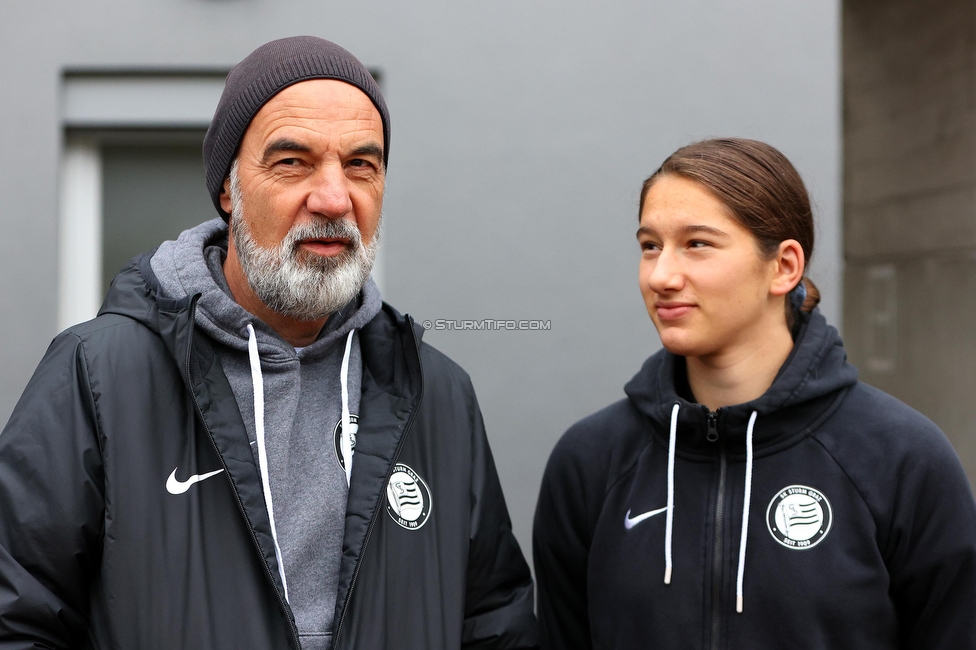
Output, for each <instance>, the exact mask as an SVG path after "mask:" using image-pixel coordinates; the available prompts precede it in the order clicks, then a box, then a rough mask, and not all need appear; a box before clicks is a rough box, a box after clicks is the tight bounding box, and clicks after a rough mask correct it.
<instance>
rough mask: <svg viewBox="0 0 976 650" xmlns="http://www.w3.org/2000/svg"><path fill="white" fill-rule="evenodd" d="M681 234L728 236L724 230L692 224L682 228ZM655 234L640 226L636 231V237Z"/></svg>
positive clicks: (648, 228) (647, 227)
mask: <svg viewBox="0 0 976 650" xmlns="http://www.w3.org/2000/svg"><path fill="white" fill-rule="evenodd" d="M681 232H682V234H684V235H693V234H695V233H706V234H709V235H717V236H724V237H728V236H729V234H728V233H727V232H725V231H724V230H719V229H718V228H716V227H714V226H706V225H705V224H692V225H690V226H684V227H683V228H682V229H681ZM656 234H657V231H656V230H654V229H653V228H651V227H650V226H641V227H640V228H638V229H637V236H638V237H640V236H641V235H656Z"/></svg>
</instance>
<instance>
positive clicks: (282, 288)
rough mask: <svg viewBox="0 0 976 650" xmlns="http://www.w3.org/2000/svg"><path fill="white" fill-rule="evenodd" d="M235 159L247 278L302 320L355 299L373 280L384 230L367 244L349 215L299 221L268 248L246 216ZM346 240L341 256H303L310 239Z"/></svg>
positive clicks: (237, 242) (237, 232)
mask: <svg viewBox="0 0 976 650" xmlns="http://www.w3.org/2000/svg"><path fill="white" fill-rule="evenodd" d="M237 167H238V163H237V161H236V160H235V161H234V164H233V165H232V166H231V169H230V201H231V217H230V224H231V233H232V236H233V238H234V246H235V248H236V249H237V258H238V259H239V260H240V262H241V268H242V270H243V271H244V277H246V278H247V282H248V284H249V285H251V289H252V290H253V291H254V293H255V294H257V297H258V298H260V299H261V302H263V303H264V304H265V305H267V306H268V308H269V309H271V310H272V311H274V312H276V313H278V314H282V315H284V316H289V317H291V318H294V319H296V320H300V321H315V320H320V319H322V318H326V317H328V316H330V315H332V314H334V313H335V312H337V311H339V310H340V309H341V308H342V307H344V306H345V305H346V304H348V303H349V302H350V301H352V300H353V299H354V298H355V297H356V296H358V295H359V292H360V291H361V290H362V288H363V285H364V284H366V280H368V279H369V274H370V271H371V270H372V269H373V261H374V260H375V259H376V249H377V247H378V246H379V240H380V229H379V224H377V228H376V234H375V235H374V237H373V239H372V241H370V243H369V244H363V241H362V236H361V235H360V233H359V229H358V228H357V227H356V226H354V225H353V224H351V223H349V221H347V220H345V219H323V220H316V221H314V222H311V223H308V224H301V225H296V226H293V227H292V228H291V230H289V231H288V234H287V235H285V238H284V239H283V240H282V241H281V243H280V244H279V245H278V246H276V247H273V248H262V247H261V246H259V245H258V244H257V242H255V241H254V238H253V237H252V236H251V231H250V228H249V227H248V223H247V219H246V218H245V217H244V213H245V208H244V198H243V196H242V192H241V184H240V178H239V176H238V173H237ZM340 237H341V238H343V239H347V240H348V241H349V247H348V249H347V250H345V251H343V252H342V253H341V254H339V255H337V256H336V257H319V256H315V255H300V254H299V251H298V248H297V246H298V243H299V242H300V241H302V240H305V239H330V238H340Z"/></svg>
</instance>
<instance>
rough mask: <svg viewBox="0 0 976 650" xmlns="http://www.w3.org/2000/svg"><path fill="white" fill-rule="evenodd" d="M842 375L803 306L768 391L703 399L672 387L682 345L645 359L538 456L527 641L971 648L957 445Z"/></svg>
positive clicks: (970, 564) (971, 520)
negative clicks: (736, 399) (713, 408)
mask: <svg viewBox="0 0 976 650" xmlns="http://www.w3.org/2000/svg"><path fill="white" fill-rule="evenodd" d="M856 376H857V375H856V371H855V369H854V368H853V367H852V366H850V365H849V364H848V363H847V362H846V353H845V352H844V348H843V347H842V344H841V341H840V339H839V337H838V336H837V332H836V330H835V329H834V328H832V327H829V326H828V325H827V323H826V321H825V320H824V318H823V316H821V315H820V313H819V312H818V311H815V312H814V313H813V314H812V315H810V316H809V317H805V318H804V319H803V321H802V322H801V326H800V329H799V331H798V333H797V337H796V343H795V346H794V349H793V352H792V353H791V355H790V357H789V359H788V360H787V361H786V363H785V364H784V366H783V368H782V369H781V370H780V373H779V375H778V376H777V378H776V379H775V381H774V382H773V385H772V386H771V387H770V388H769V390H768V391H767V392H766V393H765V394H764V395H762V396H761V397H760V398H758V399H756V400H754V401H752V402H749V403H746V404H741V405H737V406H732V407H727V408H722V409H719V411H718V412H716V413H711V414H710V413H709V411H708V409H707V408H705V407H703V406H701V405H699V404H696V403H693V402H691V401H689V399H686V398H685V397H683V396H682V395H685V396H690V390H688V388H687V380H686V378H685V375H684V359H683V358H682V357H676V356H675V355H673V354H670V353H668V352H666V351H661V352H659V353H657V354H655V355H654V356H652V357H651V358H650V359H648V361H647V362H646V363H645V365H644V367H643V369H642V370H641V371H640V373H638V375H637V376H636V377H634V379H633V380H632V381H631V382H630V383H629V384H627V386H626V389H625V390H626V393H627V396H628V397H627V399H624V400H622V401H620V402H617V403H616V404H612V405H611V406H609V407H607V408H606V409H604V410H602V411H600V412H598V413H596V414H594V415H592V416H590V417H589V418H586V419H584V420H583V421H581V422H579V423H578V424H576V425H574V426H573V427H572V428H571V429H570V430H569V431H568V432H567V433H566V434H565V436H564V437H563V438H562V440H561V441H560V442H559V444H558V445H557V447H556V449H555V451H554V452H553V454H552V457H551V458H550V461H549V465H548V467H547V469H546V473H545V477H544V479H543V485H542V493H541V496H540V499H539V505H538V510H537V512H536V520H535V537H534V551H535V569H536V578H537V580H538V586H539V620H540V625H541V628H542V639H543V644H542V645H543V648H559V649H573V648H600V649H607V648H615V649H626V648H635V649H636V648H641V649H644V648H656V649H657V648H659V649H661V650H672V649H677V648H682V649H688V648H741V649H749V650H752V649H759V648H762V649H766V648H769V649H773V648H796V649H801V648H803V649H807V648H809V649H814V648H817V649H823V650H827V649H830V650H845V649H846V650H892V649H894V648H913V649H918V650H921V649H922V648H925V649H938V650H961V649H963V648H967V649H969V648H976V504H974V501H973V496H972V493H971V491H970V488H969V484H968V482H967V479H966V477H965V475H964V473H963V470H962V467H961V466H960V463H959V460H958V458H957V457H956V455H955V452H954V451H953V449H952V447H951V446H950V445H949V442H948V440H947V439H946V438H945V436H944V435H943V434H942V432H941V431H939V430H938V428H936V426H935V425H934V424H932V423H931V422H930V421H928V420H927V419H925V418H924V417H923V416H922V415H920V414H919V413H917V412H915V411H913V410H912V409H911V408H909V407H907V406H905V405H904V404H902V403H901V402H899V401H897V400H895V399H894V398H892V397H890V396H888V395H886V394H884V393H882V392H881V391H878V390H876V389H874V388H871V387H869V386H867V385H865V384H861V383H858V382H857V380H856ZM675 405H677V406H678V411H677V416H676V421H675V424H676V427H677V428H676V439H677V449H676V456H675V461H674V473H673V481H674V506H673V510H672V514H673V542H672V549H671V552H672V558H673V574H672V576H671V583H670V584H665V583H664V577H665V562H666V560H665V540H666V534H667V515H668V512H667V498H668V454H669V437H670V426H671V423H672V415H673V413H674V407H675ZM753 413H756V416H755V417H756V420H755V424H754V436H753V440H754V461H753V462H754V465H753V477H752V486H751V491H750V492H751V495H750V496H751V505H750V507H749V509H748V518H747V524H748V526H747V531H748V532H747V535H746V540H745V541H746V551H745V561H744V565H743V570H742V576H743V578H742V583H743V595H744V598H743V603H742V604H743V607H742V612H741V613H737V612H736V604H737V603H736V601H737V599H736V584H737V578H738V571H739V557H740V549H741V546H740V541H741V538H740V535H741V531H742V528H743V525H742V522H743V512H744V510H745V508H744V502H745V485H744V483H745V474H746V473H745V465H746V462H745V456H746V455H745V446H746V443H745V438H746V431H747V428H748V426H749V424H748V423H749V419H750V418H751V417H752V415H753Z"/></svg>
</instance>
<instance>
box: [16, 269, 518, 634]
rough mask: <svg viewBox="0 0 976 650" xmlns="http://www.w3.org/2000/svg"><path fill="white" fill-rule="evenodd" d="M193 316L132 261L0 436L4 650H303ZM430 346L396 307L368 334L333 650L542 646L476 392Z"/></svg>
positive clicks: (189, 306)
mask: <svg viewBox="0 0 976 650" xmlns="http://www.w3.org/2000/svg"><path fill="white" fill-rule="evenodd" d="M195 300H196V298H195V297H189V298H186V299H181V300H172V299H166V298H162V297H160V293H159V286H158V283H157V282H156V279H155V276H154V275H153V273H152V270H151V268H150V265H149V257H148V256H144V257H142V258H141V259H137V260H136V261H135V262H134V263H133V264H132V265H131V266H130V267H128V268H127V269H125V270H123V272H122V273H120V275H119V276H118V277H116V279H115V281H114V282H113V286H112V289H111V291H110V293H109V296H108V298H107V299H106V302H105V304H104V305H103V307H102V310H101V312H100V315H99V316H98V317H97V318H96V319H94V320H92V321H89V322H88V323H83V324H81V325H77V326H75V327H72V328H70V329H69V330H67V331H66V332H64V333H62V334H61V335H59V336H58V337H57V338H56V339H55V340H54V342H53V343H52V344H51V347H50V348H49V349H48V352H47V354H46V355H45V356H44V359H43V360H42V361H41V363H40V365H39V366H38V368H37V371H36V372H35V373H34V376H33V378H32V379H31V381H30V383H29V384H28V386H27V388H26V390H25V392H24V395H23V397H22V398H21V400H20V402H19V403H18V405H17V406H16V408H15V409H14V412H13V414H12V415H11V418H10V421H9V422H8V424H7V426H6V427H5V429H4V431H3V434H2V435H0V648H3V649H5V650H6V649H13V648H81V647H84V648H105V649H107V648H120V649H121V648H125V649H129V648H139V649H140V650H152V649H159V650H164V649H165V650H172V649H173V648H201V649H203V648H206V649H208V650H239V649H241V648H260V649H261V650H267V649H269V648H276V649H277V648H291V649H292V650H298V649H299V642H298V636H297V630H296V627H295V621H294V616H293V614H292V612H291V609H290V608H289V606H288V604H287V602H286V601H285V598H284V592H283V589H282V584H281V578H280V576H279V571H278V566H277V563H276V560H275V550H274V542H273V540H272V534H271V526H270V520H269V517H268V513H267V510H266V508H265V504H264V498H263V492H262V486H261V479H260V477H259V474H258V468H257V467H256V465H255V462H254V456H253V453H252V452H251V449H250V445H249V443H248V437H247V433H246V431H245V428H244V423H243V421H242V419H241V415H240V411H239V409H238V407H237V403H236V401H235V399H234V394H233V392H232V391H231V387H230V385H229V383H228V381H227V378H226V376H225V375H224V373H223V371H222V370H221V367H220V362H219V358H218V357H217V355H216V354H215V352H214V343H213V341H212V340H210V339H209V338H208V337H207V336H205V335H204V334H202V333H201V332H199V331H196V330H195V327H194V315H193V312H194V308H195ZM421 331H422V330H420V329H419V328H418V327H416V326H415V325H414V323H413V321H412V320H411V319H410V318H409V317H404V316H401V315H400V314H398V313H397V312H396V311H395V310H393V309H392V308H391V307H389V306H386V305H384V308H383V310H382V311H381V312H380V314H379V315H378V316H376V317H375V318H374V319H373V320H371V321H370V322H369V323H368V324H367V325H366V326H365V327H363V328H362V329H361V330H360V345H361V349H362V359H363V382H362V400H361V402H360V412H359V431H358V434H357V441H356V449H355V457H354V458H355V463H354V465H353V471H352V480H351V483H350V486H349V494H348V502H347V508H346V518H345V533H344V537H343V544H342V559H341V564H340V568H339V584H338V597H337V600H336V613H335V619H334V623H333V633H334V646H333V647H334V648H342V649H347V648H357V649H367V648H368V649H373V648H375V649H381V648H397V649H401V648H403V649H414V648H416V649H418V650H419V649H440V648H445V649H446V648H451V649H456V648H460V647H462V646H463V647H470V648H522V647H530V646H534V645H535V644H536V642H537V629H536V623H535V618H534V615H533V612H532V581H531V577H530V575H529V571H528V567H527V566H526V564H525V561H524V559H523V558H522V554H521V552H520V551H519V548H518V544H517V542H516V541H515V538H514V536H513V535H512V531H511V525H510V522H509V518H508V513H507V511H506V508H505V503H504V498H503V496H502V492H501V487H500V486H499V483H498V478H497V475H496V472H495V467H494V464H493V462H492V458H491V452H490V450H489V448H488V443H487V439H486V437H485V432H484V428H483V425H482V420H481V414H480V411H479V409H478V405H477V401H476V399H475V396H474V391H473V390H472V387H471V384H470V381H469V379H468V377H467V375H466V374H465V373H464V371H462V370H461V369H460V368H459V367H458V366H456V365H455V364H454V363H452V362H451V361H450V360H449V359H447V358H446V357H445V356H443V355H442V354H440V353H438V352H437V351H435V350H434V349H433V348H431V347H429V346H427V345H425V344H421V343H420V334H421ZM174 470H176V471H175V478H176V480H177V481H178V482H181V484H177V485H176V486H175V488H174V486H173V480H172V478H171V473H172V472H174ZM191 477H195V478H191Z"/></svg>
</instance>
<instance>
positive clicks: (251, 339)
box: [247, 323, 288, 601]
mask: <svg viewBox="0 0 976 650" xmlns="http://www.w3.org/2000/svg"><path fill="white" fill-rule="evenodd" d="M247 354H248V358H249V359H250V361H251V384H252V386H253V387H254V434H255V436H256V437H257V439H258V440H257V442H258V464H259V465H260V466H261V467H260V471H261V488H262V489H263V490H264V503H265V505H266V506H267V508H268V519H269V520H270V521H271V539H272V541H273V542H274V549H275V559H276V560H278V573H279V575H281V587H282V589H284V592H285V601H287V600H288V581H287V580H285V563H284V562H283V561H282V559H281V548H280V547H279V546H278V533H277V532H276V531H275V518H274V505H273V504H272V503H271V480H270V479H269V478H268V451H267V447H266V446H265V441H264V379H263V377H262V376H261V357H259V356H258V339H257V336H256V335H255V334H254V327H253V326H252V325H251V324H250V323H248V324H247Z"/></svg>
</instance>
